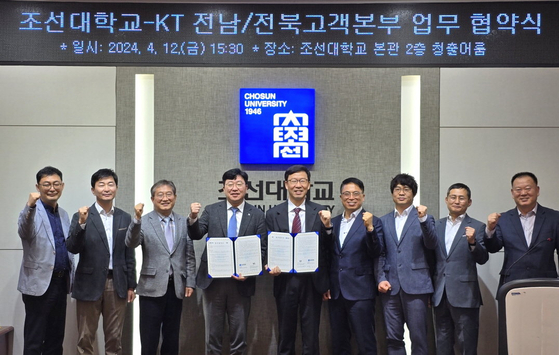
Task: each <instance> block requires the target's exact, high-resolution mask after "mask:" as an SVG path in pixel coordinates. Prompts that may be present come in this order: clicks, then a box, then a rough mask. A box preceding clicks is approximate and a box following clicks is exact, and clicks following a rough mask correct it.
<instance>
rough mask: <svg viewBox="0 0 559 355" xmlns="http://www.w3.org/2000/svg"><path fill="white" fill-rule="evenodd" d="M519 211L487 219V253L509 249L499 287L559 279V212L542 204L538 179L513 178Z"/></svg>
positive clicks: (530, 176)
mask: <svg viewBox="0 0 559 355" xmlns="http://www.w3.org/2000/svg"><path fill="white" fill-rule="evenodd" d="M511 185H512V188H511V193H512V198H513V200H514V202H515V203H516V208H513V209H511V210H509V211H507V212H503V213H492V214H490V215H489V217H488V218H487V230H486V233H487V236H486V238H485V245H486V247H487V251H489V252H490V253H496V252H498V251H499V250H501V248H503V247H504V248H505V259H504V261H503V267H502V269H501V272H500V275H501V278H500V279H499V288H501V286H502V285H503V284H504V283H506V282H510V281H513V280H518V279H529V278H539V277H542V278H548V277H549V278H556V277H557V266H556V265H555V260H554V254H555V251H556V250H559V235H558V234H559V212H557V211H555V210H552V209H549V208H546V207H543V206H542V205H540V204H539V203H538V196H539V194H540V187H539V186H538V178H537V177H536V175H534V174H533V173H530V172H520V173H517V174H515V175H514V176H513V177H512V179H511Z"/></svg>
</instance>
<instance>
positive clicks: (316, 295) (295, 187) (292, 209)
mask: <svg viewBox="0 0 559 355" xmlns="http://www.w3.org/2000/svg"><path fill="white" fill-rule="evenodd" d="M310 179H311V173H310V171H309V169H307V168H306V167H305V166H303V165H293V166H291V167H289V168H288V169H287V170H286V171H285V173H284V180H285V181H284V184H285V189H286V190H287V192H288V193H289V198H288V200H287V201H286V202H283V203H281V204H279V205H277V206H275V207H274V208H272V209H269V210H268V211H267V213H266V225H267V227H268V230H269V231H271V232H286V233H299V232H320V236H319V257H318V259H319V264H318V272H315V273H310V274H309V273H301V274H290V273H287V272H286V271H289V270H280V268H279V267H278V266H277V265H267V266H266V269H268V267H269V270H270V274H271V275H273V276H275V278H274V297H275V299H276V308H277V311H278V325H279V330H278V332H279V340H278V355H294V354H295V337H296V333H297V318H298V315H299V314H300V318H301V335H302V340H303V355H314V354H318V353H319V345H320V344H319V341H318V333H319V332H318V331H319V326H320V309H321V307H322V294H323V293H324V292H326V291H327V290H328V271H327V263H326V257H327V252H326V250H325V249H324V248H325V245H326V243H325V241H324V240H323V239H324V228H323V225H322V223H321V220H320V217H319V215H318V214H319V211H322V210H324V209H325V207H324V206H322V205H319V204H317V203H314V202H311V201H309V200H308V199H307V198H306V197H307V192H308V191H309V189H310V188H311V182H310ZM296 219H298V222H294V221H295V220H296ZM263 242H264V249H266V244H267V238H263ZM282 271H283V272H282Z"/></svg>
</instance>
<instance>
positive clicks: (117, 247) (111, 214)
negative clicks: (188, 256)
mask: <svg viewBox="0 0 559 355" xmlns="http://www.w3.org/2000/svg"><path fill="white" fill-rule="evenodd" d="M117 190H118V176H117V175H116V173H115V172H114V171H112V170H111V169H99V170H98V171H96V172H95V173H94V174H93V175H92V176H91V192H92V193H93V195H95V203H94V204H93V205H92V206H91V207H87V206H85V207H81V208H80V209H79V210H78V212H77V213H75V214H74V217H73V218H72V223H71V225H70V236H69V237H68V240H67V241H66V245H67V247H68V251H70V252H71V253H74V254H80V258H79V262H78V267H77V269H76V278H75V282H74V289H73V290H72V297H73V298H75V299H76V300H77V302H76V312H77V316H78V349H77V353H78V354H93V353H94V349H93V343H94V342H95V335H96V332H97V325H98V324H99V317H100V315H101V314H102V315H103V333H104V335H105V354H107V355H109V354H111V355H113V354H115V355H116V354H121V353H122V330H123V328H124V316H125V311H126V304H127V303H130V302H132V301H133V300H134V299H135V298H136V295H135V293H134V289H135V288H136V257H135V255H134V249H131V248H128V247H127V246H126V245H125V239H126V231H127V230H128V226H129V225H130V222H131V221H132V218H131V217H130V215H129V214H128V213H126V212H124V211H123V210H121V209H120V208H116V207H114V204H113V203H114V199H115V197H116V193H117Z"/></svg>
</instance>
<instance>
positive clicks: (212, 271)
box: [206, 238, 235, 278]
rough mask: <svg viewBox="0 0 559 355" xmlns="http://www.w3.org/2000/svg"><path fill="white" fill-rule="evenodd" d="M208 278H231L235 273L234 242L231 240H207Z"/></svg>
mask: <svg viewBox="0 0 559 355" xmlns="http://www.w3.org/2000/svg"><path fill="white" fill-rule="evenodd" d="M206 250H207V257H208V276H209V277H211V278H224V277H227V278H229V277H231V275H233V274H234V273H235V270H234V268H235V262H234V259H233V241H232V240H231V239H229V238H207V239H206Z"/></svg>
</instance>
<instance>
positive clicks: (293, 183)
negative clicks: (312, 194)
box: [287, 179, 309, 185]
mask: <svg viewBox="0 0 559 355" xmlns="http://www.w3.org/2000/svg"><path fill="white" fill-rule="evenodd" d="M287 181H288V182H289V183H290V184H292V185H297V183H299V184H301V185H305V184H306V183H307V182H309V179H290V180H287Z"/></svg>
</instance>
